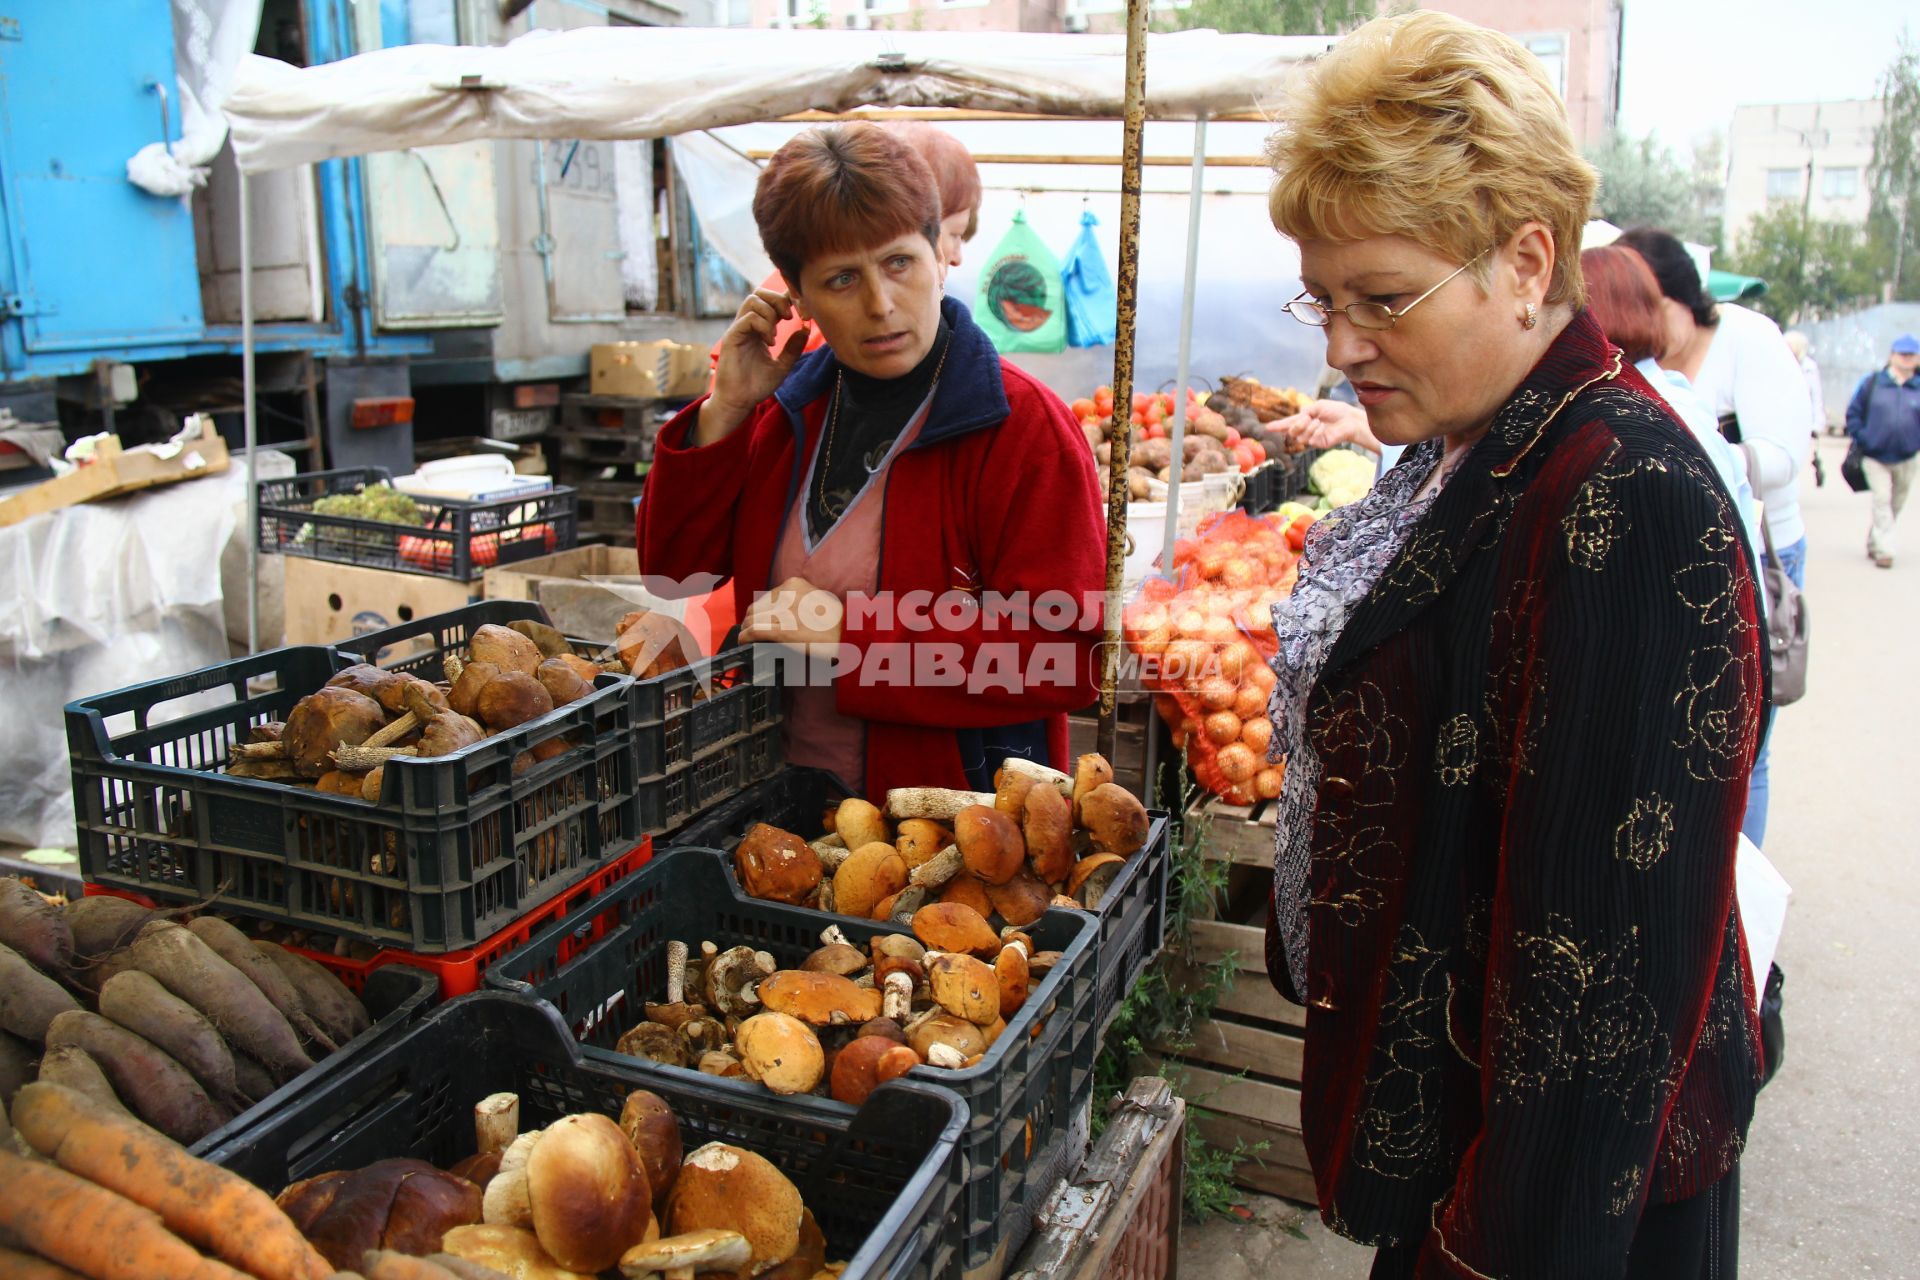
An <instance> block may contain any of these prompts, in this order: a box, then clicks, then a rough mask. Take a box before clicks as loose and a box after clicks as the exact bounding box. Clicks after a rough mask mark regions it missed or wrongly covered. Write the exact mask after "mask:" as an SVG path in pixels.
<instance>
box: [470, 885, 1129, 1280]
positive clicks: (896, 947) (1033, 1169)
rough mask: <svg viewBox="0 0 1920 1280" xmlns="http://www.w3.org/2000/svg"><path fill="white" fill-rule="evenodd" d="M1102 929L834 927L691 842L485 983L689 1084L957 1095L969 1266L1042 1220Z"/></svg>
mask: <svg viewBox="0 0 1920 1280" xmlns="http://www.w3.org/2000/svg"><path fill="white" fill-rule="evenodd" d="M589 932H590V933H591V934H592V935H597V936H595V937H594V940H593V941H591V942H588V943H586V945H584V946H583V945H578V942H577V941H576V940H577V939H578V938H580V937H585V936H588V934H589ZM1097 939H1098V930H1097V929H1096V927H1095V925H1094V922H1093V920H1092V919H1091V918H1090V917H1088V916H1087V915H1085V914H1083V913H1081V912H1070V911H1049V912H1046V913H1045V914H1044V915H1043V916H1041V917H1040V918H1038V919H1036V920H1034V921H1033V922H1032V923H1031V924H1030V925H1029V926H1028V927H1027V928H1026V929H1025V930H1023V931H1019V932H1017V933H1013V934H1010V935H1009V936H1008V937H1006V938H1003V937H1002V936H1001V935H1000V934H997V933H995V932H994V931H993V930H992V929H991V928H989V927H988V926H987V924H986V922H985V921H984V920H983V919H982V918H981V917H980V916H979V915H978V914H976V913H974V912H973V911H972V910H971V909H969V908H967V907H964V906H958V905H954V904H942V903H933V904H930V905H928V906H926V907H923V908H921V909H920V910H919V911H918V912H916V913H915V914H914V916H913V917H912V919H911V920H910V921H908V922H906V923H894V922H881V921H873V920H865V921H859V920H846V919H837V918H836V917H833V916H828V915H825V914H822V913H820V912H817V911H811V910H807V909H805V908H802V907H797V906H793V905H790V904H787V903H782V902H768V901H762V900H758V899H754V898H749V897H747V896H745V895H744V894H742V893H741V892H740V891H739V890H738V888H737V887H735V885H734V884H733V883H732V882H731V880H730V879H729V877H728V874H727V868H726V857H725V855H724V854H722V853H721V852H719V851H718V850H711V849H694V848H678V849H673V850H670V851H666V852H663V853H661V854H660V855H659V856H657V857H656V858H655V859H654V861H653V862H652V863H651V864H650V865H649V866H648V867H647V868H646V869H645V870H643V871H641V872H640V873H639V874H637V875H634V876H630V877H628V878H627V879H626V880H625V881H623V882H622V883H621V884H619V885H617V886H615V887H614V888H613V889H612V890H610V891H609V892H608V893H607V894H606V895H605V896H604V897H602V898H601V899H599V900H598V902H597V903H594V904H590V905H589V906H587V907H585V908H583V909H582V910H581V911H579V912H576V913H575V914H574V915H573V916H570V917H569V918H568V919H567V920H565V921H562V922H560V923H559V924H556V925H554V926H552V927H551V928H549V929H548V930H547V931H546V933H545V934H543V935H541V936H539V937H536V938H535V939H534V940H533V941H532V942H531V943H529V944H528V945H526V946H524V947H522V948H521V949H520V950H519V951H517V952H515V953H514V954H513V955H511V956H508V957H507V958H506V959H504V960H502V961H501V962H500V963H499V964H496V965H495V966H494V967H493V968H492V969H490V970H489V971H488V973H487V983H488V985H489V986H492V987H498V988H502V989H506V990H512V991H518V992H522V993H525V994H528V995H533V996H538V997H539V998H541V999H543V1000H545V1001H547V1002H549V1003H550V1004H552V1005H553V1006H554V1007H555V1008H556V1009H557V1010H559V1012H560V1014H561V1016H562V1017H564V1018H565V1019H566V1020H567V1022H568V1023H569V1025H570V1026H571V1027H572V1029H573V1033H574V1034H575V1035H576V1036H577V1037H578V1038H579V1039H580V1040H581V1041H582V1042H583V1043H585V1044H587V1045H589V1046H592V1048H593V1052H594V1053H597V1054H598V1053H611V1054H614V1055H616V1056H618V1057H620V1058H622V1059H628V1058H644V1059H647V1060H649V1061H651V1062H652V1063H653V1064H654V1066H655V1068H656V1069H658V1070H661V1071H663V1072H666V1073H667V1074H668V1075H670V1076H673V1077H675V1078H685V1077H687V1076H698V1075H702V1074H707V1075H713V1076H717V1077H719V1078H721V1079H723V1080H724V1081H726V1082H728V1083H729V1084H730V1086H731V1087H734V1088H737V1089H739V1090H741V1091H743V1092H745V1093H747V1094H749V1095H754V1096H758V1095H761V1094H764V1093H767V1092H772V1093H775V1094H779V1095H784V1096H787V1097H792V1098H801V1099H805V1100H807V1101H809V1102H811V1101H813V1099H812V1098H811V1097H809V1095H813V1094H822V1095H824V1100H825V1101H826V1103H827V1105H830V1106H835V1107H838V1108H840V1109H843V1110H845V1109H850V1108H854V1107H858V1106H860V1105H861V1104H862V1103H863V1101H864V1100H865V1099H867V1097H868V1095H869V1093H870V1092H871V1090H872V1089H873V1088H874V1087H875V1085H876V1083H877V1082H880V1081H885V1080H889V1079H893V1078H895V1077H897V1076H899V1075H903V1074H904V1075H905V1076H907V1077H908V1078H910V1079H913V1080H918V1081H924V1082H925V1083H927V1084H931V1085H937V1086H940V1087H942V1088H945V1089H947V1090H950V1091H952V1092H953V1093H955V1094H957V1095H958V1096H959V1097H960V1098H961V1099H962V1100H963V1101H964V1102H965V1103H966V1105H967V1109H968V1111H969V1112H970V1114H971V1119H970V1120H969V1122H968V1126H967V1131H966V1136H965V1138H964V1139H963V1140H962V1143H961V1148H962V1152H963V1154H964V1156H965V1164H964V1169H965V1178H964V1183H965V1186H964V1193H963V1195H964V1198H963V1200H962V1203H961V1207H960V1216H959V1219H958V1221H957V1223H956V1227H957V1231H958V1235H959V1239H960V1241H961V1258H962V1261H963V1263H964V1264H965V1269H966V1270H969V1271H971V1270H973V1269H974V1268H975V1267H976V1266H978V1265H980V1264H981V1263H983V1262H985V1261H986V1260H988V1259H989V1258H991V1257H992V1256H993V1255H994V1254H995V1252H996V1250H998V1249H999V1248H1001V1247H1002V1246H1003V1245H1005V1244H1006V1243H1007V1242H1008V1241H1009V1240H1012V1239H1015V1237H1020V1236H1024V1234H1025V1232H1026V1231H1027V1230H1028V1229H1029V1228H1030V1227H1031V1226H1032V1219H1031V1216H1030V1214H1029V1213H1028V1212H1027V1208H1026V1207H1027V1206H1028V1205H1029V1204H1030V1203H1031V1200H1032V1195H1031V1194H1030V1193H1033V1192H1034V1191H1035V1190H1036V1189H1037V1188H1038V1187H1039V1186H1040V1184H1042V1183H1044V1182H1047V1181H1048V1176H1049V1174H1050V1173H1052V1172H1053V1171H1054V1168H1055V1164H1056V1163H1057V1157H1058V1156H1059V1155H1060V1153H1061V1151H1062V1147H1061V1144H1060V1143H1059V1142H1056V1141H1054V1140H1053V1139H1055V1138H1056V1136H1058V1135H1062V1134H1064V1133H1065V1131H1066V1130H1067V1129H1068V1127H1069V1120H1070V1118H1071V1117H1072V1116H1073V1115H1075V1114H1076V1113H1077V1111H1078V1110H1079V1109H1080V1108H1081V1107H1082V1106H1084V1104H1085V1102H1086V1099H1087V1098H1088V1097H1090V1096H1091V1091H1092V1087H1093V1084H1092V1079H1093V1076H1092V1073H1093V1060H1094V1057H1095V1055H1096V1054H1097V1052H1098V1050H1099V1044H1098V1037H1097V1035H1096V1034H1095V1031H1096V1028H1095V1026H1094V1017H1095V1009H1094V1005H1093V985H1094V975H1093V970H1092V967H1091V965H1089V964H1088V963H1087V960H1088V957H1089V955H1090V953H1091V951H1092V949H1093V947H1094V946H1095V945H1096V942H1097ZM569 950H570V951H571V955H570V957H568V958H566V959H562V958H561V957H562V956H563V955H565V954H566V953H567V952H568V951H569ZM829 1053H830V1054H831V1055H832V1056H831V1061H829V1058H828V1055H829ZM1013 1247H1014V1248H1018V1243H1017V1240H1016V1241H1015V1243H1014V1245H1013Z"/></svg>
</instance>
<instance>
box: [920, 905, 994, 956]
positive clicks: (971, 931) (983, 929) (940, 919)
mask: <svg viewBox="0 0 1920 1280" xmlns="http://www.w3.org/2000/svg"><path fill="white" fill-rule="evenodd" d="M913 933H914V936H915V937H917V938H919V939H920V941H922V942H924V943H926V944H927V946H928V948H929V949H930V950H933V951H959V952H965V953H971V952H976V951H979V952H987V953H992V952H995V951H997V950H999V947H1000V936H999V935H998V934H996V933H995V932H994V931H993V927H992V926H991V925H989V924H988V923H987V922H986V919H985V917H983V916H982V915H981V914H980V913H979V912H977V911H975V910H974V909H973V908H972V907H963V906H960V905H959V904H957V903H951V902H936V903H934V904H933V905H931V906H926V907H922V908H920V910H919V911H917V912H915V913H914V917H913Z"/></svg>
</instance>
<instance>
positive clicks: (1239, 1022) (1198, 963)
mask: <svg viewBox="0 0 1920 1280" xmlns="http://www.w3.org/2000/svg"><path fill="white" fill-rule="evenodd" d="M1201 807H1202V808H1204V809H1205V810H1206V811H1207V812H1206V816H1208V817H1210V818H1211V821H1212V839H1211V840H1210V841H1209V846H1208V856H1209V857H1210V858H1214V859H1217V860H1220V861H1225V862H1230V863H1232V864H1234V867H1235V871H1234V873H1233V879H1234V881H1235V884H1234V885H1232V886H1230V887H1231V889H1232V892H1231V893H1230V894H1229V901H1228V909H1227V915H1228V916H1229V918H1227V919H1219V920H1198V921H1195V922H1194V923H1193V926H1192V928H1193V955H1192V958H1191V960H1190V961H1176V963H1175V965H1174V971H1173V978H1174V981H1175V982H1176V983H1181V982H1187V983H1194V984H1197V983H1198V982H1199V981H1200V980H1201V978H1202V976H1203V974H1204V972H1205V970H1206V968H1207V967H1208V966H1210V965H1213V964H1215V963H1216V962H1218V961H1219V960H1220V959H1221V958H1222V957H1224V956H1227V955H1229V954H1231V955H1232V956H1233V958H1234V983H1233V986H1232V987H1231V989H1229V990H1228V991H1227V992H1226V994H1224V995H1223V996H1221V997H1220V1002H1219V1004H1218V1005H1217V1006H1216V1007H1215V1009H1214V1016H1213V1017H1212V1018H1210V1019H1207V1020H1206V1021H1203V1022H1201V1023H1199V1024H1198V1025H1196V1026H1195V1027H1194V1029H1193V1043H1192V1044H1191V1045H1190V1046H1189V1047H1187V1048H1185V1049H1182V1050H1180V1051H1178V1052H1173V1051H1171V1050H1170V1049H1169V1047H1168V1046H1167V1045H1164V1044H1160V1045H1155V1046H1153V1048H1154V1050H1155V1056H1154V1059H1153V1061H1154V1063H1155V1064H1156V1067H1157V1069H1158V1070H1161V1071H1165V1072H1174V1073H1177V1074H1179V1075H1180V1076H1182V1077H1183V1078H1184V1084H1183V1086H1182V1087H1183V1092H1184V1093H1185V1094H1186V1096H1187V1098H1188V1100H1189V1101H1190V1102H1191V1103H1192V1104H1193V1107H1194V1112H1193V1117H1192V1122H1193V1123H1194V1124H1195V1125H1196V1126H1198V1128H1199V1131H1200V1133H1201V1134H1202V1135H1203V1136H1204V1137H1205V1138H1206V1139H1207V1141H1208V1142H1210V1143H1212V1144H1213V1145H1215V1146H1218V1147H1223V1148H1229V1149H1230V1148H1232V1146H1233V1145H1234V1143H1235V1141H1236V1140H1237V1141H1240V1142H1244V1143H1245V1144H1246V1145H1247V1146H1249V1147H1255V1146H1258V1145H1259V1144H1261V1143H1263V1142H1264V1143H1266V1144H1267V1145H1266V1149H1265V1150H1264V1151H1262V1152H1260V1154H1259V1155H1258V1157H1256V1158H1255V1159H1250V1160H1247V1161H1245V1162H1243V1163H1242V1164H1241V1165H1240V1167H1239V1169H1238V1171H1237V1172H1236V1173H1235V1175H1234V1181H1235V1182H1236V1183H1238V1184H1239V1185H1240V1186H1243V1187H1247V1188H1249V1189H1252V1190H1255V1191H1261V1192H1264V1193H1266V1194H1268V1195H1276V1196H1284V1197H1286V1198H1287V1199H1289V1200H1298V1201H1303V1202H1305V1203H1308V1204H1311V1203H1313V1202H1314V1189H1313V1175H1312V1173H1311V1172H1310V1171H1309V1169H1308V1165H1307V1153H1306V1147H1305V1145H1304V1143H1303V1141H1302V1139H1301V1136H1300V1068H1301V1063H1302V1060H1303V1056H1304V1051H1305V1040H1304V1038H1303V1030H1304V1028H1305V1026H1306V1010H1304V1009H1302V1008H1301V1007H1300V1006H1299V1005H1296V1004H1294V1003H1293V1002H1292V1001H1290V1000H1287V999H1285V998H1283V997H1282V996H1281V995H1280V993H1279V992H1277V991H1275V990H1274V989H1273V984H1272V983H1271V982H1269V981H1268V979H1267V962H1266V933H1265V909H1266V897H1267V895H1268V894H1270V893H1271V892H1272V883H1273V882H1272V868H1273V838H1274V829H1273V821H1274V818H1273V815H1274V812H1275V811H1276V810H1277V809H1278V808H1279V806H1278V804H1276V803H1275V802H1273V801H1265V802H1262V803H1261V804H1260V805H1255V806H1248V805H1234V804H1228V803H1227V802H1226V801H1224V800H1218V799H1213V800H1208V801H1205V802H1203V805H1202V806H1201ZM1195 816H1199V815H1198V814H1192V813H1190V814H1189V819H1190V820H1191V819H1192V818H1193V817H1195Z"/></svg>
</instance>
